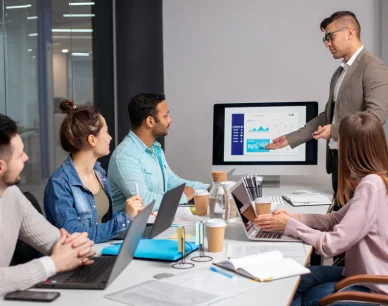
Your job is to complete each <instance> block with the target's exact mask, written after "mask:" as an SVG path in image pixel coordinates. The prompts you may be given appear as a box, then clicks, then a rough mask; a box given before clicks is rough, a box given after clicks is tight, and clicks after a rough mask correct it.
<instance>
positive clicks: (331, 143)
mask: <svg viewBox="0 0 388 306" xmlns="http://www.w3.org/2000/svg"><path fill="white" fill-rule="evenodd" d="M362 49H364V46H361V47H360V48H358V50H357V51H356V52H355V53H354V54H353V55H352V57H351V58H349V60H348V61H347V62H346V63H345V61H342V63H341V67H342V68H343V70H342V72H341V74H340V75H339V77H338V80H337V83H336V84H335V87H334V92H333V101H334V102H337V98H338V92H339V90H340V88H341V84H342V81H343V80H344V78H345V75H346V73H347V72H348V70H349V68H350V66H351V65H352V64H353V62H354V61H355V60H356V58H357V56H358V55H359V54H360V52H361V51H362ZM335 108H336V106H335V105H334V109H333V121H332V123H331V124H334V123H335ZM329 148H330V149H332V150H338V145H337V142H336V141H335V140H334V139H333V138H330V141H329Z"/></svg>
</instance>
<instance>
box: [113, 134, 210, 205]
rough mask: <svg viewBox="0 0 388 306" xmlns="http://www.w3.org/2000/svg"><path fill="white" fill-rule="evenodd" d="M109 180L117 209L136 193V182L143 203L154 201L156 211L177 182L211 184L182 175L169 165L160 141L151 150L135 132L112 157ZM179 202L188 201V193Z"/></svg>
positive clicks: (194, 185) (198, 185)
mask: <svg viewBox="0 0 388 306" xmlns="http://www.w3.org/2000/svg"><path fill="white" fill-rule="evenodd" d="M158 173H159V174H161V175H158ZM108 180H109V184H110V187H111V189H112V196H113V210H114V211H123V210H124V207H125V200H126V199H127V198H129V197H131V196H133V195H136V184H137V186H138V189H139V195H140V196H141V197H142V198H143V201H144V205H147V204H149V203H151V201H152V200H155V206H154V209H155V210H158V209H159V206H160V202H161V201H162V198H163V194H164V193H165V192H166V191H168V190H170V189H172V188H174V187H176V186H178V185H181V184H183V183H186V186H190V187H192V188H193V189H207V188H208V187H209V184H202V183H200V182H193V181H187V180H184V179H182V178H180V177H179V176H178V175H176V174H175V173H174V172H173V171H172V170H171V169H170V167H169V166H168V164H167V161H166V157H165V155H164V152H163V150H162V147H161V145H160V143H159V142H157V141H154V143H153V145H152V150H151V149H150V148H148V147H147V146H146V145H145V144H144V142H142V141H141V140H140V138H139V137H137V136H136V134H135V133H134V132H132V131H130V132H129V134H128V135H127V136H126V137H125V138H124V140H123V141H122V142H121V143H120V145H119V146H117V148H116V149H115V150H114V152H113V154H112V156H111V158H110V162H109V169H108ZM180 203H187V198H186V196H185V194H183V195H182V197H181V200H180Z"/></svg>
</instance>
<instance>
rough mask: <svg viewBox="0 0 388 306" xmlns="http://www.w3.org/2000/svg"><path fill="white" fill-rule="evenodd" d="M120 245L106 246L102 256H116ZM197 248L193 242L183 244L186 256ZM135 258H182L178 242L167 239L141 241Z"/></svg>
mask: <svg viewBox="0 0 388 306" xmlns="http://www.w3.org/2000/svg"><path fill="white" fill-rule="evenodd" d="M120 248H121V243H120V244H116V245H112V246H107V247H105V248H103V249H102V251H101V254H102V255H117V254H118V253H119V251H120ZM198 248H199V245H197V244H195V243H194V242H187V241H186V243H185V253H186V255H187V254H189V253H191V252H193V251H195V250H196V249H198ZM134 257H135V258H141V259H156V260H166V261H176V260H178V259H180V258H182V252H178V241H177V240H169V239H142V240H140V242H139V245H138V246H137V248H136V252H135V255H134Z"/></svg>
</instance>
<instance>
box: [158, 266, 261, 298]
mask: <svg viewBox="0 0 388 306" xmlns="http://www.w3.org/2000/svg"><path fill="white" fill-rule="evenodd" d="M227 273H231V274H233V278H228V277H226V276H223V275H221V274H219V273H216V272H213V271H210V270H209V269H206V268H203V269H195V270H192V271H189V272H186V273H181V274H178V275H176V276H174V277H168V278H164V279H162V280H161V281H163V282H167V283H170V284H174V285H179V286H182V287H186V288H191V289H194V290H198V291H202V292H206V293H208V294H215V295H217V296H219V297H220V298H230V297H232V296H235V295H237V294H240V293H242V292H245V291H249V290H251V289H254V288H256V289H257V288H258V287H259V286H264V285H266V284H265V283H257V282H252V281H251V280H249V279H247V278H244V277H241V276H239V275H237V274H234V273H232V272H227Z"/></svg>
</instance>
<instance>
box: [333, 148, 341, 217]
mask: <svg viewBox="0 0 388 306" xmlns="http://www.w3.org/2000/svg"><path fill="white" fill-rule="evenodd" d="M330 153H331V156H332V158H333V165H332V167H331V171H332V172H331V184H332V187H333V190H334V205H333V211H337V210H339V209H340V208H341V206H340V205H339V203H338V201H337V191H338V150H330Z"/></svg>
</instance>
